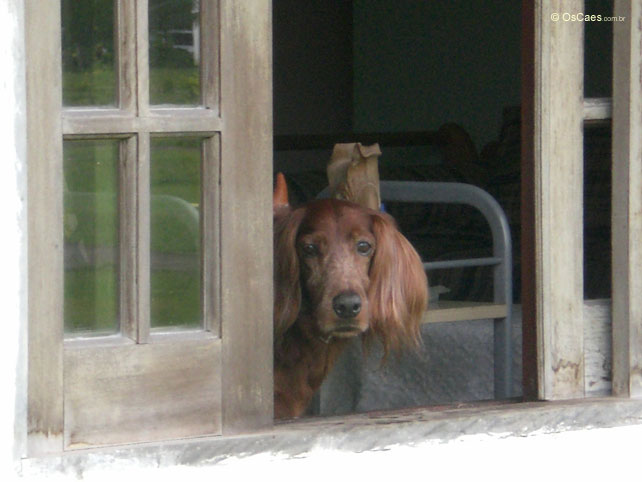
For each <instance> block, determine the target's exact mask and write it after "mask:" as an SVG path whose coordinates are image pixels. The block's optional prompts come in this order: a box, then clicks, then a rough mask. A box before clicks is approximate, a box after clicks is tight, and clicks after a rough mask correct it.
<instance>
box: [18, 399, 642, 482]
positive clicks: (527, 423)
mask: <svg viewBox="0 0 642 482" xmlns="http://www.w3.org/2000/svg"><path fill="white" fill-rule="evenodd" d="M625 426H635V428H636V430H637V429H640V430H639V431H638V432H639V433H642V400H630V399H619V398H600V399H586V400H575V401H565V402H529V403H485V404H475V405H464V404H461V405H458V406H449V407H431V408H423V409H422V408H415V409H408V410H402V411H394V412H378V413H369V414H355V415H350V416H345V417H328V418H309V419H303V420H298V421H291V422H285V423H278V424H277V425H275V426H274V427H273V428H272V429H269V430H265V431H261V432H258V433H252V434H247V435H240V436H230V437H211V438H199V439H191V440H180V441H170V442H164V443H157V444H137V445H128V446H119V447H108V448H101V449H93V450H77V451H70V452H65V453H64V454H61V455H52V456H48V457H42V458H34V459H25V460H23V461H22V471H23V475H24V476H38V475H40V476H43V477H44V476H46V475H54V474H58V475H61V474H67V475H68V474H73V475H75V476H78V477H83V478H84V479H88V480H90V479H91V476H92V475H96V474H99V473H100V474H103V475H104V472H105V471H114V470H115V471H122V470H135V471H140V470H145V469H154V470H157V469H166V470H167V471H171V470H174V471H175V470H177V469H187V470H189V471H190V474H191V475H190V477H191V476H192V475H193V473H192V472H193V470H192V469H196V468H198V469H199V471H198V472H199V474H202V475H203V476H205V474H210V475H211V474H212V472H211V471H209V470H207V469H208V468H210V469H211V468H215V467H217V466H218V467H220V466H225V465H226V464H229V463H232V462H235V461H236V462H238V461H240V462H242V461H244V460H245V461H247V462H248V463H251V462H252V461H256V460H257V457H262V459H261V460H264V461H265V460H281V461H283V460H293V459H297V460H301V459H306V458H313V457H314V454H315V453H318V452H320V451H325V452H327V451H331V452H333V453H335V454H341V453H342V454H353V455H354V454H362V453H366V452H370V451H391V450H392V451H394V450H398V449H399V448H403V447H419V446H422V445H425V444H429V445H431V444H432V446H433V447H434V446H435V445H438V444H444V443H449V442H452V441H456V440H463V439H466V438H467V437H470V436H473V437H479V436H483V437H491V438H495V439H497V438H500V439H508V438H511V437H528V436H530V435H541V434H557V433H562V432H568V431H584V430H589V429H599V428H614V427H625ZM428 453H429V452H425V453H424V456H425V454H428ZM420 457H422V455H420ZM161 472H163V471H162V470H161ZM172 473H173V474H174V475H176V474H175V472H172ZM179 473H180V472H179ZM190 480H194V479H190Z"/></svg>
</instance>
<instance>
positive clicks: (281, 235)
mask: <svg viewBox="0 0 642 482" xmlns="http://www.w3.org/2000/svg"><path fill="white" fill-rule="evenodd" d="M304 212H305V210H304V209H303V208H301V209H297V210H291V209H290V208H289V207H288V208H281V209H279V211H278V213H277V214H276V215H275V216H274V340H275V341H278V340H280V339H281V337H282V336H283V334H284V333H285V332H286V331H287V329H288V328H289V327H290V326H291V325H292V323H294V322H295V321H296V319H297V316H298V315H299V309H300V308H301V285H300V275H299V258H298V256H297V252H296V237H297V232H298V231H299V225H300V224H301V221H302V219H303V216H304Z"/></svg>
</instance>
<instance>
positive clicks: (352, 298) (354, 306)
mask: <svg viewBox="0 0 642 482" xmlns="http://www.w3.org/2000/svg"><path fill="white" fill-rule="evenodd" d="M332 309H333V310H334V312H335V313H336V314H337V316H339V318H354V317H355V316H357V315H358V314H359V312H360V311H361V297H360V296H359V295H358V294H357V293H355V292H354V291H347V292H345V293H341V294H338V295H337V296H335V297H334V299H333V300H332Z"/></svg>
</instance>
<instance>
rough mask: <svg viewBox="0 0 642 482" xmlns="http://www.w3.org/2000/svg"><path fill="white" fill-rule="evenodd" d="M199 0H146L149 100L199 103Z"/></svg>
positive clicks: (179, 103) (182, 103) (161, 102)
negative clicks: (147, 14)
mask: <svg viewBox="0 0 642 482" xmlns="http://www.w3.org/2000/svg"><path fill="white" fill-rule="evenodd" d="M199 47H200V43H199V2H198V0H175V1H172V2H168V1H166V0H149V99H150V103H151V104H174V105H198V104H199V103H200V71H199V55H200V48H199Z"/></svg>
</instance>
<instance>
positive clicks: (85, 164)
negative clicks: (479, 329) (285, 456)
mask: <svg viewBox="0 0 642 482" xmlns="http://www.w3.org/2000/svg"><path fill="white" fill-rule="evenodd" d="M170 4H171V9H170V10H165V8H167V6H168V5H170ZM570 4H572V5H570ZM569 5H570V6H569V7H568V8H569V12H570V11H571V10H570V9H571V8H573V9H575V10H577V11H581V10H582V7H583V2H581V1H577V2H569ZM174 8H175V9H177V10H176V11H175V10H173V9H174ZM641 8H642V2H640V1H639V0H636V1H630V2H629V1H616V2H615V9H614V11H613V17H617V18H618V21H617V22H613V30H614V47H613V52H614V57H615V58H614V65H615V67H614V81H613V83H614V88H613V93H612V97H613V100H612V102H609V101H606V100H600V101H590V100H587V99H584V98H583V96H582V92H583V89H582V87H583V77H582V69H583V67H582V55H581V54H582V49H583V44H582V28H583V27H582V24H581V23H579V22H576V21H575V22H574V23H573V22H571V21H569V22H565V21H564V19H558V20H560V21H555V20H554V19H553V14H557V13H563V12H557V11H556V10H554V8H553V6H552V5H549V4H548V3H545V2H542V3H535V4H533V3H532V2H529V1H525V2H523V9H522V15H523V19H524V22H523V45H522V47H523V59H524V65H523V70H524V75H523V92H522V114H521V118H522V131H521V132H522V140H523V142H522V188H523V189H522V203H521V205H522V208H521V209H522V217H521V222H522V226H523V240H522V253H523V256H522V279H523V281H524V283H523V286H522V293H523V295H524V296H523V297H522V304H523V307H524V308H523V313H524V345H523V346H524V370H525V371H524V388H525V389H524V393H525V395H526V397H527V398H532V399H541V400H559V399H569V398H576V399H577V398H579V399H582V398H584V397H585V395H586V390H585V383H586V364H585V356H586V343H585V335H584V331H583V330H584V327H585V324H584V317H583V309H584V294H583V292H582V285H583V283H582V278H583V261H582V255H581V253H582V245H583V243H582V236H583V235H582V232H583V226H582V222H581V219H582V190H583V189H582V176H581V173H582V162H583V159H582V134H581V132H582V131H581V129H582V126H583V124H584V121H585V119H587V118H588V117H587V116H589V117H592V118H596V117H602V118H609V117H611V116H612V118H613V133H614V134H613V138H614V140H613V146H614V149H613V160H614V162H613V171H612V172H613V185H614V186H617V188H616V189H614V192H613V205H612V210H613V215H612V219H613V222H612V224H613V237H612V250H613V280H614V283H613V287H612V290H613V294H612V298H613V330H612V334H613V343H612V350H613V354H614V356H613V360H614V363H613V370H612V374H613V390H612V393H613V394H614V395H621V396H626V397H636V396H639V395H640V393H641V388H640V387H641V386H642V382H641V379H640V370H639V367H640V364H641V361H640V360H641V359H642V354H641V349H642V348H641V347H642V341H641V340H640V333H642V328H641V327H640V323H641V321H640V317H639V313H640V312H641V311H642V308H641V307H640V302H641V301H640V299H639V297H637V296H636V293H639V292H641V291H642V286H641V285H642V279H641V275H640V273H642V270H641V269H640V258H641V254H640V245H639V239H640V236H642V234H640V233H641V232H642V226H640V219H639V216H638V214H639V212H640V209H641V207H640V205H641V203H642V199H641V197H640V196H641V195H640V193H641V192H642V191H641V190H640V184H642V179H640V173H641V172H642V169H641V163H642V160H641V158H640V148H639V147H640V146H639V136H638V134H637V133H639V132H640V131H641V130H642V119H641V118H640V113H639V109H637V107H639V106H640V105H641V104H642V93H641V87H640V82H639V79H640V78H641V73H640V70H641V64H640V58H641V54H640V52H639V46H640V44H641V40H640V32H639V29H638V28H637V25H638V21H639V19H640V18H641V17H642V10H641ZM97 12H100V15H98V13H97ZM603 13H604V15H606V13H605V12H603ZM98 17H100V19H99V18H98ZM620 18H621V19H623V20H622V21H620V20H619V19H620ZM82 23H88V24H91V25H92V28H91V29H81V28H76V27H77V26H78V25H79V24H82ZM25 28H26V36H25V39H26V52H27V112H26V125H27V140H28V142H27V145H28V147H27V163H28V170H29V176H28V219H29V226H28V255H29V268H28V269H29V285H28V287H29V293H28V303H29V339H28V354H29V355H28V356H29V360H28V362H29V363H28V378H29V380H28V397H27V410H26V412H27V413H28V422H27V425H28V427H27V432H28V437H27V440H28V450H26V455H27V456H28V457H32V458H34V457H36V458H37V457H38V456H39V455H42V454H46V453H56V454H60V453H63V452H74V449H77V448H81V447H83V448H84V447H95V446H102V445H113V444H119V445H122V444H130V443H133V442H142V441H146V442H154V441H158V440H167V439H184V438H192V437H197V436H207V435H214V436H218V435H224V436H225V435H232V434H235V433H239V432H248V431H258V430H259V429H262V428H265V427H271V426H272V403H273V401H272V369H271V367H272V323H271V321H270V320H271V318H272V281H271V280H272V274H271V273H272V241H271V240H272V233H271V228H272V226H271V217H272V214H271V190H272V162H271V156H272V134H273V128H272V119H271V112H272V110H271V97H272V90H271V55H270V48H271V10H270V2H268V1H259V0H257V1H252V2H249V1H248V2H246V1H242V2H241V1H236V0H218V1H217V0H201V1H200V2H195V1H180V2H160V1H155V0H139V1H137V2H130V1H127V0H113V1H112V0H96V1H93V2H71V1H66V0H55V1H48V2H41V1H39V0H28V1H27V2H25ZM89 32H90V33H89ZM87 36H88V37H89V38H88V37H87ZM179 76H187V78H189V79H190V85H191V87H190V88H189V89H185V90H181V89H175V88H173V87H172V86H173V85H175V84H174V82H175V81H176V79H177V78H178V77H179ZM182 78H185V77H182ZM96 82H99V84H96ZM95 85H100V86H101V87H100V88H99V89H97V88H95ZM159 227H161V228H162V229H160V228H159ZM610 335H611V332H610V331H609V332H608V333H606V335H605V340H606V341H608V342H609V343H610ZM606 341H605V342H606ZM582 403H584V402H582ZM529 407H530V405H527V406H526V407H525V408H523V409H520V410H519V411H516V412H513V414H515V413H518V415H517V416H516V418H520V417H527V416H528V411H529ZM540 409H541V407H540ZM494 410H501V409H498V408H495V409H494ZM522 410H523V411H522ZM542 410H545V408H544V409H542ZM631 410H632V411H635V410H639V409H637V408H635V407H634V409H631ZM480 412H483V409H481V410H480ZM480 412H475V413H473V414H472V415H470V417H472V418H475V417H477V416H478V414H479V413H480ZM540 413H541V412H540ZM627 413H628V412H627ZM442 416H443V417H448V414H447V413H446V414H443V415H442ZM487 416H488V417H493V416H494V415H493V414H492V413H491V414H490V415H487ZM379 417H383V415H379ZM393 419H394V416H393V417H391V420H392V421H393V422H394V420H393ZM426 419H430V415H425V417H424V415H423V413H422V415H420V416H418V417H417V419H416V420H414V421H413V423H414V422H416V423H417V424H421V423H423V422H425V421H426ZM364 420H365V422H364ZM537 420H538V421H539V422H538V423H540V422H541V420H542V418H539V419H537ZM347 423H350V422H349V421H348V422H347ZM358 423H361V425H362V426H367V424H368V418H367V417H365V418H362V419H360V421H359V422H358ZM516 423H517V422H516ZM541 423H542V424H544V423H545V421H544V422H541ZM288 425H289V427H288V428H289V429H290V430H294V431H296V430H299V431H301V432H304V433H307V432H306V430H314V431H317V430H319V426H320V425H321V426H322V424H320V425H311V427H312V428H311V429H310V428H306V425H305V424H296V423H294V424H288ZM379 425H385V424H379ZM561 425H562V426H563V425H564V424H563V423H561ZM418 432H420V431H418ZM273 433H276V432H269V434H268V435H267V436H266V439H264V444H263V445H261V444H258V445H259V446H261V447H267V446H268V445H269V444H270V443H271V441H272V440H271V439H270V440H268V439H269V438H270V437H273V436H274V435H273ZM280 433H281V434H283V431H282V432H280ZM319 433H321V435H320V436H323V433H322V431H321V432H319ZM291 434H292V432H289V433H287V434H286V435H285V436H284V439H288V437H290V438H289V440H291V439H292V436H291ZM356 436H358V435H356ZM213 438H214V439H221V438H224V437H213ZM208 440H209V441H210V442H211V440H210V439H208ZM266 440H267V441H266ZM390 440H392V439H390ZM395 440H396V439H395ZM204 443H205V442H204ZM134 452H135V451H134ZM121 456H122V455H121ZM147 456H149V454H148V455H147ZM71 463H73V462H71Z"/></svg>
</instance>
